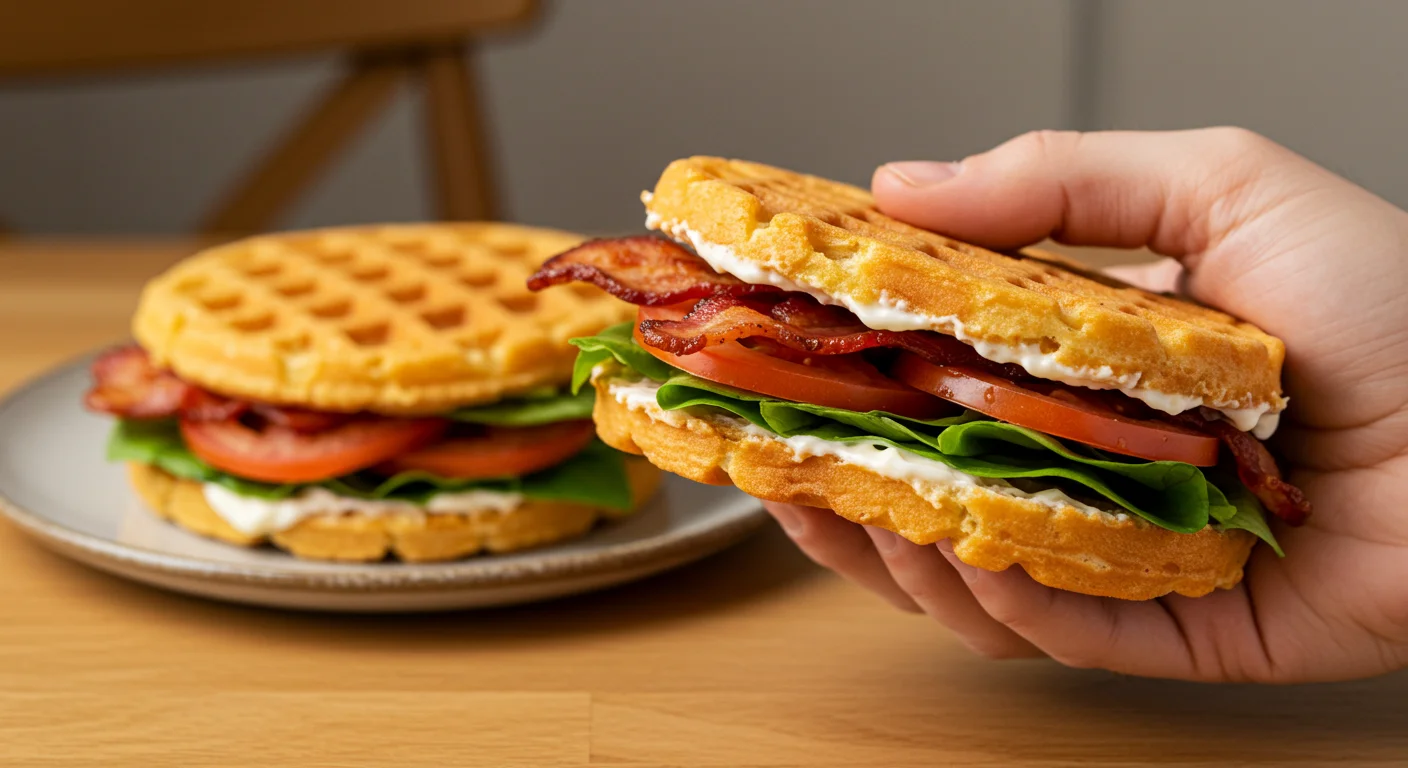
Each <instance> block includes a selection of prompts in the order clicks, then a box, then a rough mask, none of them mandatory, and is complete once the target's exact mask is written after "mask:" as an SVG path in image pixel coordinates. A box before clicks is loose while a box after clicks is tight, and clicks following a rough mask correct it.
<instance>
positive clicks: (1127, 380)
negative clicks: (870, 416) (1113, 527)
mask: <svg viewBox="0 0 1408 768" xmlns="http://www.w3.org/2000/svg"><path fill="white" fill-rule="evenodd" d="M647 202H648V201H647ZM645 226H646V227H647V228H648V229H654V230H658V231H661V232H664V233H665V234H667V235H670V236H671V237H673V238H675V239H677V240H682V241H685V242H687V243H689V245H691V246H692V247H693V248H694V251H695V253H697V254H699V256H700V258H702V259H704V261H706V262H708V264H709V266H711V267H713V268H714V269H715V270H718V271H719V272H725V273H728V274H730V275H733V276H734V277H736V278H738V279H740V280H742V281H743V282H745V283H750V284H753V285H773V286H777V287H778V288H781V289H783V290H785V291H800V292H802V293H806V294H809V295H811V296H812V297H813V298H815V299H816V300H817V301H820V302H822V303H823V304H833V305H839V306H843V307H845V308H846V309H848V310H850V311H851V313H852V314H854V315H855V316H856V317H857V318H859V319H860V321H861V322H862V323H864V324H865V325H866V327H868V328H873V329H875V330H880V331H939V332H941V333H947V334H949V335H951V336H953V337H954V338H957V339H959V340H960V341H963V342H965V343H967V344H968V345H970V346H972V347H973V349H974V351H976V352H977V353H978V354H979V355H981V356H982V357H983V358H985V359H987V360H991V361H993V362H995V363H1012V364H1015V365H1019V366H1021V367H1022V369H1023V370H1025V371H1026V372H1027V373H1030V374H1031V375H1033V376H1036V377H1037V378H1040V379H1048V380H1050V381H1059V382H1061V383H1063V384H1070V385H1072V386H1077V387H1086V388H1088V389H1116V390H1119V391H1120V392H1122V393H1124V394H1126V395H1128V396H1129V397H1132V398H1135V399H1136V400H1140V401H1142V402H1144V403H1145V404H1146V405H1148V406H1149V407H1151V408H1154V409H1155V410H1159V411H1163V412H1164V413H1168V414H1177V413H1183V412H1184V411H1190V410H1193V409H1194V408H1207V409H1209V410H1211V411H1215V412H1216V413H1217V414H1218V415H1219V416H1221V417H1222V418H1224V419H1226V420H1227V421H1229V422H1231V423H1232V424H1233V425H1234V426H1235V427H1237V429H1240V430H1242V431H1243V432H1247V431H1250V432H1251V433H1252V434H1253V435H1255V436H1256V437H1257V438H1259V439H1262V440H1265V439H1266V438H1268V437H1270V436H1271V435H1272V434H1273V433H1274V432H1275V431H1276V427H1277V425H1278V424H1279V422H1280V413H1279V412H1280V411H1281V410H1282V409H1283V408H1284V407H1285V402H1284V400H1282V402H1281V403H1279V404H1278V407H1275V408H1273V406H1272V404H1271V403H1262V404H1260V405H1255V406H1252V407H1250V408H1242V407H1239V406H1240V403H1236V402H1208V401H1206V400H1204V399H1203V398H1201V397H1196V396H1189V395H1175V394H1170V393H1167V392H1159V391H1157V390H1152V389H1147V388H1144V387H1140V386H1139V380H1140V378H1142V374H1141V373H1138V372H1136V373H1125V374H1116V373H1115V372H1114V371H1113V370H1112V369H1111V368H1110V367H1109V366H1107V365H1103V366H1100V367H1099V368H1073V367H1071V366H1068V365H1065V364H1063V363H1060V362H1058V361H1057V360H1056V358H1055V355H1054V354H1053V353H1049V352H1042V351H1041V349H1040V348H1039V347H1038V345H1036V344H1015V345H1014V344H999V343H993V342H989V341H985V340H983V339H980V338H974V337H973V336H971V335H969V334H968V333H967V332H966V329H965V328H964V324H963V321H962V320H960V319H958V318H957V317H955V316H952V315H947V316H939V315H931V314H927V313H924V312H919V311H916V310H913V309H911V308H910V307H909V306H908V305H907V304H906V303H905V301H904V300H903V299H897V298H894V297H891V296H889V295H888V294H887V293H886V292H885V291H883V290H882V291H881V292H880V296H879V299H878V300H877V301H874V302H862V301H857V300H856V299H855V298H854V297H851V296H848V295H844V294H839V295H831V294H826V293H822V292H821V291H818V290H817V289H815V288H812V287H810V286H806V285H802V284H800V283H796V282H794V281H792V280H789V279H788V278H786V277H784V276H782V275H779V274H777V273H776V272H773V271H772V270H770V269H767V268H766V267H762V266H760V265H758V264H757V263H755V262H752V261H748V260H747V259H743V258H739V256H738V254H737V253H735V252H734V250H733V249H732V248H730V247H728V246H726V245H720V244H718V243H712V242H709V241H708V240H705V239H704V238H703V237H702V236H701V235H700V234H699V233H698V232H696V231H694V230H693V229H690V228H689V227H688V226H686V225H684V224H682V223H679V222H669V221H666V220H664V219H662V218H661V217H659V216H658V215H656V214H654V213H647V214H646V219H645Z"/></svg>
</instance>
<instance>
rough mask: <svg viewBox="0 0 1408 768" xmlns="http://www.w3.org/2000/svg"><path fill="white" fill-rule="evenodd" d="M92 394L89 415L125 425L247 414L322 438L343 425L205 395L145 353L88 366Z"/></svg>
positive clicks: (338, 418)
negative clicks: (109, 417)
mask: <svg viewBox="0 0 1408 768" xmlns="http://www.w3.org/2000/svg"><path fill="white" fill-rule="evenodd" d="M91 371H92V374H93V388H92V389H90V390H89V391H88V393H87V394H86V395H85V396H84V398H83V404H84V405H85V406H87V407H88V409H89V410H92V411H98V412H99V413H106V414H110V415H113V416H120V417H122V418H127V419H169V418H176V417H180V418H183V419H186V420H189V421H229V420H231V419H238V418H240V417H241V416H244V415H246V414H253V415H254V416H257V417H258V418H259V419H261V420H263V421H264V422H265V423H267V424H270V425H273V426H278V427H286V428H288V429H290V430H293V431H294V432H298V433H300V434H310V433H314V432H322V431H324V430H328V429H332V428H334V427H338V426H341V425H342V424H345V423H346V422H347V421H348V420H350V419H351V418H352V416H351V415H350V414H345V413H324V412H322V411H308V410H303V409H301V408H281V407H279V406H275V405H269V404H267V403H251V402H249V401H247V400H236V399H233V398H228V397H224V396H221V395H217V394H215V393H213V392H208V391H206V390H204V389H201V388H200V387H197V386H195V385H192V384H188V383H186V382H184V381H182V380H181V379H180V378H178V377H177V376H176V375H175V374H173V373H171V372H170V371H167V370H163V369H161V368H158V367H156V366H155V365H152V361H151V358H149V357H148V356H147V353H146V350H144V349H142V348H141V347H138V346H135V345H133V346H127V347H120V348H118V349H114V350H111V351H109V352H106V353H104V354H103V355H102V356H101V357H99V358H98V359H97V360H95V361H93V366H92V369H91Z"/></svg>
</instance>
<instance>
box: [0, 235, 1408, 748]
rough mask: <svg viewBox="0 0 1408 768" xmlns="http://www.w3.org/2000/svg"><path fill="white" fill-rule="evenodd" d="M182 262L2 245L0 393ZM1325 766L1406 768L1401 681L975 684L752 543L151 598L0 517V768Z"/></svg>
mask: <svg viewBox="0 0 1408 768" xmlns="http://www.w3.org/2000/svg"><path fill="white" fill-rule="evenodd" d="M190 249H191V245H190V244H180V243H165V244H152V243H146V244H143V243H119V242H110V243H108V242H79V241H71V242H56V241H50V242H47V243H24V242H14V241H11V242H9V243H5V242H3V241H0V390H7V389H9V388H11V387H13V386H14V385H16V384H18V383H19V382H20V381H21V380H23V379H25V378H27V377H29V376H32V375H34V374H36V373H39V372H40V371H42V370H44V369H45V368H46V367H48V366H52V365H54V364H56V363H58V362H60V361H62V360H64V359H65V358H68V357H70V356H72V355H74V354H76V353H79V352H82V351H84V350H87V349H90V348H92V347H95V346H98V345H101V344H104V343H108V342H112V341H115V340H118V339H120V338H122V337H123V336H124V335H125V332H126V320H127V317H128V315H129V313H130V312H131V310H132V307H133V305H134V303H135V299H136V293H137V290H138V287H139V286H140V284H141V282H142V281H143V280H144V279H146V278H147V277H149V276H150V275H152V274H154V273H155V272H156V271H157V270H159V269H160V268H161V267H162V266H164V265H166V264H168V263H170V262H171V261H173V260H174V259H176V258H179V257H180V256H181V255H183V254H185V253H187V252H188V251H189V250H190ZM74 480H75V482H81V481H82V479H81V478H75V479H74ZM1331 761H1342V762H1344V763H1348V764H1365V765H1401V764H1404V762H1405V761H1408V676H1405V675H1397V676H1391V677H1388V678H1383V679H1379V680H1373V681H1365V682H1357V683H1348V684H1340V685H1322V686H1298V687H1290V688H1256V687H1249V686H1239V687H1218V686H1203V685H1192V684H1182V683H1169V682H1160V681H1148V680H1137V679H1129V678H1123V677H1119V676H1116V675H1111V674H1106V673H1101V672H1090V671H1075V670H1067V669H1063V668H1061V667H1059V666H1057V665H1055V664H1052V663H1048V662H1040V661H1024V662H988V661H984V660H982V659H980V658H977V657H975V656H973V655H971V654H969V653H968V652H967V651H966V650H964V649H963V648H962V646H960V645H959V644H958V643H957V642H956V641H955V640H954V639H953V638H952V637H951V636H950V635H949V634H948V633H947V632H946V631H945V630H943V629H942V628H940V627H939V626H937V625H935V624H934V623H932V622H931V621H929V620H927V619H924V618H921V617H915V616H910V615H907V614H901V613H898V612H895V611H893V610H891V609H889V608H888V607H886V606H885V605H883V604H881V603H880V602H879V601H878V600H874V599H871V598H870V597H869V596H868V595H866V594H865V593H863V592H861V591H860V590H858V589H856V588H854V587H851V586H850V585H848V584H846V583H845V582H843V581H841V580H840V579H838V578H836V577H835V576H833V575H831V574H829V573H826V572H823V571H821V570H820V569H818V568H816V567H814V566H812V565H811V564H810V563H809V562H807V561H806V560H805V559H804V558H803V557H802V556H800V555H799V554H797V552H796V551H795V550H794V549H793V548H792V547H791V546H790V545H789V544H788V542H787V541H786V539H785V538H784V537H782V536H781V534H780V533H778V532H777V531H776V530H775V529H772V528H769V529H766V530H765V531H764V532H763V533H761V534H759V535H757V536H756V537H754V538H752V539H751V540H749V541H747V542H746V543H744V544H743V545H741V546H738V547H736V548H734V549H732V550H730V551H727V552H725V553H723V554H721V555H718V556H715V557H713V558H710V559H708V560H706V561H704V562H701V563H698V564H696V565H693V566H690V567H686V568H682V569H680V570H677V571H674V572H672V573H669V574H666V575H663V576H659V577H656V578H653V579H649V580H647V581H644V582H640V583H637V584H634V585H630V586H627V587H623V588H618V589H614V590H610V591H606V592H601V593H598V594H594V595H588V596H584V597H577V598H572V599H569V600H562V601H558V602H552V603H545V604H541V605H533V606H525V607H519V608H512V609H501V610H492V611H481V612H470V613H461V614H450V615H431V616H410V617H358V616H328V615H311V614H299V613H287V612H277V611H268V610H260V609H255V608H245V607H238V606H232V605H223V604H218V603H212V602H205V601H202V600H197V599H193V598H186V597H181V596H177V595H172V594H167V593H164V592H159V591H157V590H154V589H150V588H147V587H142V586H137V585H135V584H130V583H127V582H124V581H122V580H120V579H117V578H114V577H111V576H107V575H104V574H101V573H98V572H95V571H92V570H89V569H87V568H85V567H83V566H79V565H76V564H73V563H70V562H68V561H66V560H64V559H62V558H60V557H58V556H55V555H52V554H50V553H49V552H47V551H45V550H43V549H41V548H40V547H38V546H36V545H35V544H33V543H32V542H30V541H29V540H27V539H25V538H24V537H22V536H21V535H20V534H19V533H18V532H17V531H16V530H15V529H14V528H13V527H12V526H10V525H8V524H6V523H3V522H0V765H3V766H7V767H8V766H29V765H35V766H67V765H103V766H118V765H134V766H137V765H140V766H192V765H258V766H261V767H272V766H285V765H287V766H293V765H336V766H382V765H395V766H397V767H398V768H410V767H411V766H422V765H423V766H449V765H455V766H460V765H518V764H523V765H535V766H558V765H583V764H598V763H600V764H613V765H630V766H646V765H678V766H802V765H832V766H842V765H885V766H911V765H912V766H920V765H994V766H998V765H1001V766H1006V765H1076V764H1088V763H1106V764H1120V765H1126V764H1139V765H1142V764H1154V763H1178V764H1182V765H1209V766H1212V765H1227V764H1229V763H1233V762H1254V763H1295V764H1303V765H1322V764H1325V763H1329V762H1331Z"/></svg>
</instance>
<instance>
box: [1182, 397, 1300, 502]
mask: <svg viewBox="0 0 1408 768" xmlns="http://www.w3.org/2000/svg"><path fill="white" fill-rule="evenodd" d="M1181 415H1189V414H1181ZM1193 418H1194V419H1197V420H1198V421H1201V422H1202V423H1203V430H1204V431H1206V432H1208V433H1210V434H1212V435H1214V436H1216V437H1217V438H1218V439H1219V440H1221V441H1222V444H1223V445H1225V446H1227V450H1228V451H1229V452H1231V454H1232V458H1233V459H1235V460H1236V462H1237V479H1239V480H1241V481H1242V484H1243V485H1245V486H1247V488H1248V489H1249V490H1250V491H1251V492H1252V493H1253V494H1255V495H1256V497H1257V498H1258V499H1260V500H1261V503H1262V504H1264V505H1266V508H1267V509H1269V510H1271V513H1272V514H1274V515H1276V516H1277V517H1279V518H1281V519H1282V520H1284V521H1286V523H1287V524H1288V525H1304V524H1305V520H1306V518H1308V517H1310V501H1309V500H1307V499H1306V498H1305V494H1304V493H1303V492H1302V491H1301V489H1299V488H1297V487H1295V486H1294V485H1291V484H1290V483H1288V482H1286V481H1285V480H1282V479H1281V469H1280V468H1279V467H1277V466H1276V459H1275V458H1274V457H1273V456H1272V455H1271V452H1270V451H1268V450H1267V449H1266V446H1265V445H1263V444H1262V442H1261V441H1260V440H1258V439H1256V438H1255V437H1254V436H1252V435H1251V434H1249V433H1247V432H1243V431H1241V430H1240V429H1237V428H1236V427H1234V426H1232V425H1231V424H1229V423H1227V422H1225V421H1223V420H1221V419H1204V418H1202V417H1201V416H1193Z"/></svg>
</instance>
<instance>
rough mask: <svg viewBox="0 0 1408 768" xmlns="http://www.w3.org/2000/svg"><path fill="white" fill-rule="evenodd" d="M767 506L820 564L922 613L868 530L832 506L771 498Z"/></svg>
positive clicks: (787, 532)
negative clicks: (793, 502) (902, 587)
mask: <svg viewBox="0 0 1408 768" xmlns="http://www.w3.org/2000/svg"><path fill="white" fill-rule="evenodd" d="M763 506H764V507H766V508H767V510H768V512H770V513H772V516H773V517H774V518H775V519H776V520H777V522H778V524H779V525H781V526H782V530H783V531H784V532H785V533H786V534H787V536H788V538H790V539H792V541H794V542H796V544H797V546H798V547H799V548H800V549H801V550H802V552H803V553H805V554H806V556H807V557H810V558H811V559H812V560H813V561H814V562H816V564H817V565H820V566H823V567H825V568H830V569H831V570H833V571H835V572H837V573H839V574H841V575H842V576H844V577H845V578H846V579H847V580H849V581H851V582H852V583H854V584H857V585H859V586H862V587H864V588H866V589H868V590H870V591H871V592H874V593H875V594H877V595H879V596H880V597H882V598H884V599H885V600H886V601H887V602H889V603H890V604H891V605H893V606H895V607H896V608H899V609H900V610H902V611H909V612H911V613H919V612H920V609H919V606H918V605H916V604H915V602H914V600H912V599H910V597H909V595H908V594H906V593H905V591H904V590H903V589H900V587H899V585H898V584H896V583H895V580H894V579H893V578H891V577H890V571H889V570H888V569H887V568H886V567H885V561H883V560H881V559H880V553H879V552H876V551H875V545H874V544H873V543H871V541H870V537H869V536H867V535H865V529H863V528H861V527H860V526H859V525H856V524H855V523H852V522H850V521H849V520H845V519H844V518H841V517H838V516H837V515H836V513H835V512H832V511H831V510H829V509H817V508H816V507H802V506H798V505H796V504H778V503H775V502H770V501H765V502H763Z"/></svg>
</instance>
